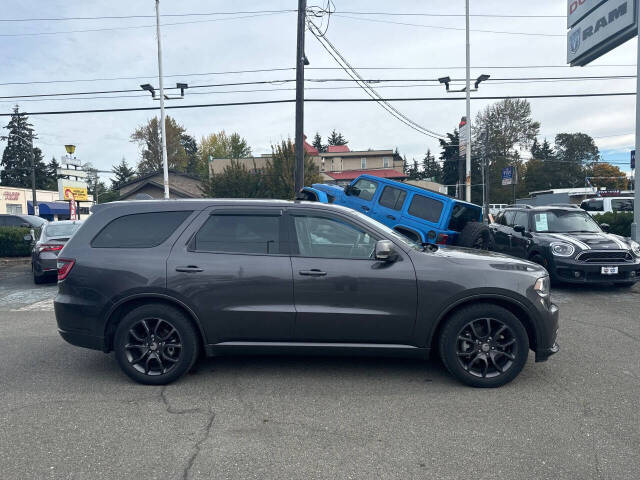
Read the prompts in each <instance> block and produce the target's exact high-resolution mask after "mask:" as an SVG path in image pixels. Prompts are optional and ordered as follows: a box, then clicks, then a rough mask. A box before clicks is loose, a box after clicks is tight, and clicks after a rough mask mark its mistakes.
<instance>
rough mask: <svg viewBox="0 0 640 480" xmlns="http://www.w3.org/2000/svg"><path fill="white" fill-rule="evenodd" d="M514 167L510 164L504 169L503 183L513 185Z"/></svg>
mask: <svg viewBox="0 0 640 480" xmlns="http://www.w3.org/2000/svg"><path fill="white" fill-rule="evenodd" d="M514 177H515V175H514V167H513V166H508V167H506V168H503V169H502V185H513V184H514V183H516V182H515V178H514Z"/></svg>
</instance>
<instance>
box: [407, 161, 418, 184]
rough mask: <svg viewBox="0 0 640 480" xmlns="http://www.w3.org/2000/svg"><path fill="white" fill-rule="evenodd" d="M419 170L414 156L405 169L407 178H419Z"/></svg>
mask: <svg viewBox="0 0 640 480" xmlns="http://www.w3.org/2000/svg"><path fill="white" fill-rule="evenodd" d="M420 174H421V172H420V169H419V167H418V161H417V160H416V159H415V158H414V159H413V163H412V164H411V166H410V167H409V168H408V170H407V174H406V175H407V180H420V178H421V175H420Z"/></svg>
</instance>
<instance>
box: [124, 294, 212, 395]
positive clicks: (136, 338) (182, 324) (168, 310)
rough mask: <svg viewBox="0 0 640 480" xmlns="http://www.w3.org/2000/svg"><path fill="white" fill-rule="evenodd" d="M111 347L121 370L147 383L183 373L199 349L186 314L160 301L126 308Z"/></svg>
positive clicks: (166, 380) (169, 379) (172, 378)
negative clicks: (127, 310)
mask: <svg viewBox="0 0 640 480" xmlns="http://www.w3.org/2000/svg"><path fill="white" fill-rule="evenodd" d="M145 325H146V327H145ZM113 349H114V352H115V356H116V360H117V361H118V364H119V365H120V368H121V369H122V371H123V372H124V373H125V374H127V375H128V376H129V377H130V378H131V379H133V380H135V381H136V382H138V383H143V384H146V385H166V384H168V383H171V382H173V381H175V380H177V379H178V378H180V377H182V376H183V375H184V374H185V373H187V372H188V371H189V370H190V369H191V367H192V366H193V364H194V363H195V361H196V359H197V358H198V350H199V348H198V336H197V334H196V331H195V329H194V327H193V325H192V323H191V321H190V320H189V318H187V316H186V315H185V314H184V313H182V312H181V311H180V310H178V309H176V308H174V307H170V306H167V305H161V304H149V305H143V306H141V307H138V308H136V309H135V310H132V311H131V312H129V313H128V314H127V315H126V316H125V317H124V318H123V319H122V321H121V322H120V324H119V325H118V328H117V329H116V333H115V337H114V342H113Z"/></svg>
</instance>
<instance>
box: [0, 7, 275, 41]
mask: <svg viewBox="0 0 640 480" xmlns="http://www.w3.org/2000/svg"><path fill="white" fill-rule="evenodd" d="M271 15H279V12H278V13H259V14H256V15H244V16H239V17H230V18H213V19H209V20H192V21H188V22H172V23H163V24H161V25H160V26H161V27H170V26H175V25H190V24H194V23H210V22H225V21H229V20H240V19H245V18H255V17H267V16H271ZM140 28H156V25H155V24H153V25H129V26H122V27H102V28H87V29H82V30H64V31H57V32H25V33H0V37H37V36H43V35H64V34H67V33H88V32H108V31H115V30H135V29H140Z"/></svg>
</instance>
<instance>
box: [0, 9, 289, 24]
mask: <svg viewBox="0 0 640 480" xmlns="http://www.w3.org/2000/svg"><path fill="white" fill-rule="evenodd" d="M296 11H297V10H295V9H288V10H245V11H236V12H208V13H163V14H162V15H160V16H161V17H196V16H213V15H243V14H254V13H285V12H296ZM128 18H155V15H109V16H97V17H51V18H0V22H61V21H67V20H123V19H128Z"/></svg>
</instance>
